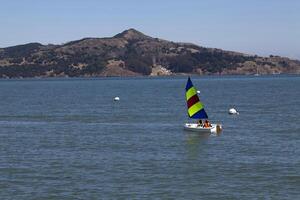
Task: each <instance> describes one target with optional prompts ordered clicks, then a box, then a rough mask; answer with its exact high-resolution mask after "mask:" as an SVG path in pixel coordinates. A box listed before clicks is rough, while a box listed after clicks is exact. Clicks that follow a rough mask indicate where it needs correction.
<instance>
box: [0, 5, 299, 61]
mask: <svg viewBox="0 0 300 200" xmlns="http://www.w3.org/2000/svg"><path fill="white" fill-rule="evenodd" d="M129 28H135V29H137V30H139V31H141V32H143V33H144V34H146V35H150V36H152V37H158V38H162V39H166V40H171V41H175V42H189V43H195V44H197V45H200V46H204V47H213V48H221V49H224V50H232V51H238V52H243V53H248V54H257V55H261V56H268V55H271V54H272V55H280V56H287V57H290V58H295V59H300V1H299V0H185V1H184V0H0V48H2V47H7V46H12V45H18V44H25V43H29V42H40V43H42V44H49V43H51V44H62V43H65V42H68V41H72V40H78V39H81V38H85V37H111V36H113V35H116V34H117V33H120V32H122V31H124V30H125V29H129Z"/></svg>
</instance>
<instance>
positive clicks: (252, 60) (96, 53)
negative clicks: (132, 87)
mask: <svg viewBox="0 0 300 200" xmlns="http://www.w3.org/2000/svg"><path fill="white" fill-rule="evenodd" d="M257 72H259V73H261V74H274V73H293V74H299V73H300V61H298V60H291V59H289V58H285V57H280V56H272V55H270V56H269V57H260V56H257V55H246V54H243V53H238V52H232V51H224V50H221V49H215V48H205V47H201V46H197V45H194V44H189V43H175V42H171V41H167V40H162V39H158V38H153V37H150V36H147V35H145V34H143V33H141V32H139V31H137V30H135V29H129V30H126V31H124V32H122V33H119V34H117V35H115V36H114V37H110V38H83V39H81V40H77V41H72V42H68V43H66V44H63V45H42V44H39V43H29V44H24V45H18V46H13V47H7V48H1V49H0V77H3V78H7V77H9V78H13V77H53V76H70V77H78V76H136V75H170V74H182V73H191V74H193V73H194V74H221V75H222V74H255V73H257Z"/></svg>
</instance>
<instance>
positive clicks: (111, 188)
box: [0, 76, 300, 200]
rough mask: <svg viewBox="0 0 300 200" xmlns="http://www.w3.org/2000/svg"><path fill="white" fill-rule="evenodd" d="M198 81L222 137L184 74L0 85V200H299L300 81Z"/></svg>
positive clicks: (206, 79)
mask: <svg viewBox="0 0 300 200" xmlns="http://www.w3.org/2000/svg"><path fill="white" fill-rule="evenodd" d="M192 80H193V82H194V85H195V86H196V87H197V88H198V89H199V90H201V94H200V96H201V99H202V101H203V102H204V104H205V108H206V111H207V113H208V115H209V117H210V118H211V120H212V121H218V122H221V123H222V124H223V127H224V131H223V133H222V134H221V135H220V136H215V135H212V136H209V137H199V136H198V135H195V134H188V133H187V132H185V131H183V128H182V125H183V123H184V122H186V121H187V120H188V119H187V117H186V105H185V99H184V98H185V97H184V95H185V93H184V88H185V84H186V77H182V78H180V77H179V78H130V79H118V78H111V79H81V80H80V79H49V80H1V81H0V199H293V200H295V199H299V198H300V77H296V76H290V77H288V76H279V77H275V76H267V77H220V78H219V77H194V78H193V79H192ZM115 96H119V97H120V99H121V100H120V101H119V102H114V101H113V98H114V97H115ZM231 106H235V107H236V108H237V109H238V110H239V111H240V115H239V116H230V115H228V114H227V111H228V109H229V108H230V107H231Z"/></svg>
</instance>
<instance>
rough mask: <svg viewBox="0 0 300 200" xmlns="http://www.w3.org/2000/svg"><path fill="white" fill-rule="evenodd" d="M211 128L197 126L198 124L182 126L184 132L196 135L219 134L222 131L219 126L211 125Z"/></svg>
mask: <svg viewBox="0 0 300 200" xmlns="http://www.w3.org/2000/svg"><path fill="white" fill-rule="evenodd" d="M211 126H212V127H209V128H204V127H201V126H198V124H195V123H186V124H185V125H184V130H187V131H193V132H198V133H220V132H221V131H222V125H221V124H211Z"/></svg>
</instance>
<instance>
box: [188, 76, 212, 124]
mask: <svg viewBox="0 0 300 200" xmlns="http://www.w3.org/2000/svg"><path fill="white" fill-rule="evenodd" d="M185 90H186V101H187V107H188V115H189V117H190V118H193V119H207V118H208V116H207V114H206V112H205V110H204V106H203V104H202V102H200V99H199V97H198V95H197V90H196V88H195V87H194V86H193V83H192V81H191V79H190V77H189V78H188V81H187V83H186V87H185Z"/></svg>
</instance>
